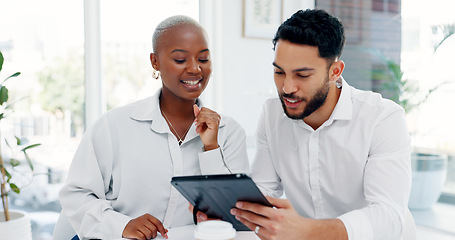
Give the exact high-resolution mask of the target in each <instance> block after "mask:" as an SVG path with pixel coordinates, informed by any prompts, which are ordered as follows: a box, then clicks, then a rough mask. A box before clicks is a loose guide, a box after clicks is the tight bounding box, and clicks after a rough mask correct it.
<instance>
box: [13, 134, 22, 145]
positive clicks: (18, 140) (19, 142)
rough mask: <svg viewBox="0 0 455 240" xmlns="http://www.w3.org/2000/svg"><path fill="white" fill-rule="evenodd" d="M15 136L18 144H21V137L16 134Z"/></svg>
mask: <svg viewBox="0 0 455 240" xmlns="http://www.w3.org/2000/svg"><path fill="white" fill-rule="evenodd" d="M14 137H15V138H16V144H17V145H21V144H22V141H21V139H20V138H18V137H16V136H14Z"/></svg>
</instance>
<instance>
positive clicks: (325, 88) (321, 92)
mask: <svg viewBox="0 0 455 240" xmlns="http://www.w3.org/2000/svg"><path fill="white" fill-rule="evenodd" d="M329 88H330V84H329V79H328V78H327V81H326V82H325V83H324V84H323V85H322V87H321V88H319V89H318V90H317V91H316V94H314V96H313V97H312V98H311V99H310V100H308V99H306V98H303V99H302V101H304V102H307V105H306V106H305V109H304V110H303V112H302V113H300V114H298V113H297V114H291V113H289V112H288V111H287V109H286V104H285V103H284V101H285V100H284V99H283V98H284V97H286V98H293V99H298V97H296V96H295V95H294V94H286V93H283V94H280V93H279V92H278V94H279V95H280V101H281V105H282V106H283V110H284V113H285V114H286V116H288V117H289V118H291V119H294V120H302V119H304V118H306V117H308V116H310V115H311V114H312V113H313V112H315V111H316V110H318V109H319V108H320V107H321V106H322V105H323V104H324V103H325V100H326V99H327V95H328V94H329Z"/></svg>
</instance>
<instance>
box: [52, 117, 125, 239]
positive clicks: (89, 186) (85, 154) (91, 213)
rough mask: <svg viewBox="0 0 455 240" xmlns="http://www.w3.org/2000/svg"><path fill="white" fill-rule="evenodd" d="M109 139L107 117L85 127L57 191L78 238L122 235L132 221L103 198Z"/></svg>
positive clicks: (109, 157) (108, 167)
mask: <svg viewBox="0 0 455 240" xmlns="http://www.w3.org/2000/svg"><path fill="white" fill-rule="evenodd" d="M110 139H111V138H110V132H109V129H108V124H107V119H106V118H102V119H101V120H100V121H99V122H98V123H96V124H95V126H94V127H92V128H90V129H88V130H87V133H86V134H85V135H84V137H83V139H82V140H81V143H80V145H79V147H78V149H77V151H76V153H75V155H74V158H73V161H72V163H71V166H70V169H69V172H68V177H67V181H66V183H65V185H64V186H63V188H62V190H61V191H60V203H61V205H62V209H63V210H64V211H65V213H66V214H67V215H68V218H69V221H70V223H71V225H72V227H73V228H74V230H75V231H76V233H77V235H78V236H79V237H80V238H81V239H113V238H121V237H122V233H123V230H124V228H125V226H126V224H127V223H128V222H129V221H130V220H131V218H130V217H128V216H126V215H123V214H121V213H118V212H116V211H114V209H113V208H112V206H111V204H110V201H109V200H107V199H106V192H108V190H109V185H110V181H111V176H112V161H113V160H112V143H111V141H110Z"/></svg>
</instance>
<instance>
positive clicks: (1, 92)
mask: <svg viewBox="0 0 455 240" xmlns="http://www.w3.org/2000/svg"><path fill="white" fill-rule="evenodd" d="M0 86H2V87H1V88H0V105H3V103H5V102H6V101H8V88H6V87H5V86H3V85H0Z"/></svg>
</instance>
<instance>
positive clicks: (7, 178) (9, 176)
mask: <svg viewBox="0 0 455 240" xmlns="http://www.w3.org/2000/svg"><path fill="white" fill-rule="evenodd" d="M1 167H2V168H3V169H4V170H5V175H6V182H9V180H10V179H11V174H9V172H8V171H7V170H6V168H4V167H3V166H1Z"/></svg>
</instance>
